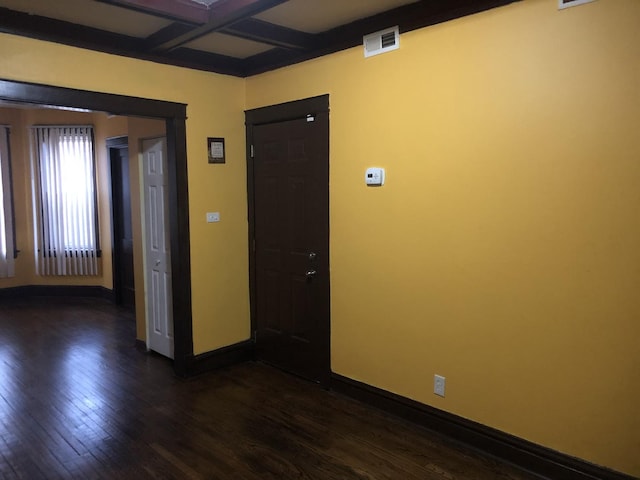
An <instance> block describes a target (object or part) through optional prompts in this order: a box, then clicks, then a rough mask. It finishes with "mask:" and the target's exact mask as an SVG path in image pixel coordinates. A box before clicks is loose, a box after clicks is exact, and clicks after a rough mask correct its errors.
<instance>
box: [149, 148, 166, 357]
mask: <svg viewBox="0 0 640 480" xmlns="http://www.w3.org/2000/svg"><path fill="white" fill-rule="evenodd" d="M142 151H143V186H144V219H145V235H144V236H145V250H146V251H145V284H146V303H147V305H146V310H147V347H148V348H149V350H153V351H155V352H158V353H160V354H162V355H164V356H166V357H169V358H173V315H172V302H171V256H170V250H169V219H168V218H169V217H168V208H167V193H168V192H167V173H166V170H167V159H166V151H167V142H166V139H165V138H155V139H151V140H143V142H142Z"/></svg>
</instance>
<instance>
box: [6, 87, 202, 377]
mask: <svg viewBox="0 0 640 480" xmlns="http://www.w3.org/2000/svg"><path fill="white" fill-rule="evenodd" d="M0 100H1V101H4V102H10V103H19V104H20V103H21V104H29V105H35V106H47V107H63V108H64V107H66V108H81V109H84V110H87V111H97V112H108V113H109V114H113V115H120V116H132V117H147V118H156V119H162V120H163V121H164V122H165V125H166V139H167V187H168V189H167V190H168V191H167V198H168V235H169V238H170V245H171V277H172V286H171V293H172V300H173V302H172V303H173V304H172V313H173V318H175V319H176V321H175V322H174V324H173V336H174V369H175V371H176V373H177V374H179V375H183V376H184V375H187V373H188V372H189V367H190V364H191V362H192V359H193V335H192V312H191V272H190V252H189V218H188V211H189V208H188V185H187V159H186V125H185V119H186V105H184V104H179V103H174V102H166V101H161V100H152V99H145V98H139V97H129V96H123V95H114V94H107V93H98V92H91V91H86V90H75V89H68V88H62V87H53V86H49V85H41V84H32V83H25V82H17V81H10V80H0Z"/></svg>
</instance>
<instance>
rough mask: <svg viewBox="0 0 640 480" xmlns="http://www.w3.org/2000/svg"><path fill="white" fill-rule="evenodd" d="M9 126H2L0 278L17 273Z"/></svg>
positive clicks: (0, 155) (0, 144)
mask: <svg viewBox="0 0 640 480" xmlns="http://www.w3.org/2000/svg"><path fill="white" fill-rule="evenodd" d="M10 155H11V153H10V149H9V127H6V126H0V278H6V277H13V276H14V275H15V256H16V250H15V244H14V243H15V232H14V227H13V195H12V193H13V192H12V189H13V188H12V184H11V158H10Z"/></svg>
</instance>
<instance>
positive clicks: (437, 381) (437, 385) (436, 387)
mask: <svg viewBox="0 0 640 480" xmlns="http://www.w3.org/2000/svg"><path fill="white" fill-rule="evenodd" d="M444 383H445V378H444V377H443V376H442V375H434V376H433V393H435V394H436V395H440V396H441V397H444Z"/></svg>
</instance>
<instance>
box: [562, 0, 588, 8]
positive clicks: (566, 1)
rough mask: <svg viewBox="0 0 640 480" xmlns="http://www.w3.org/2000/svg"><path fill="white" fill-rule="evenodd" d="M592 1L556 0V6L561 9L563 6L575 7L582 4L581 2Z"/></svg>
mask: <svg viewBox="0 0 640 480" xmlns="http://www.w3.org/2000/svg"><path fill="white" fill-rule="evenodd" d="M594 1H595V0H558V8H559V9H560V10H562V9H563V8H569V7H575V6H577V5H582V4H583V3H589V2H594Z"/></svg>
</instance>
